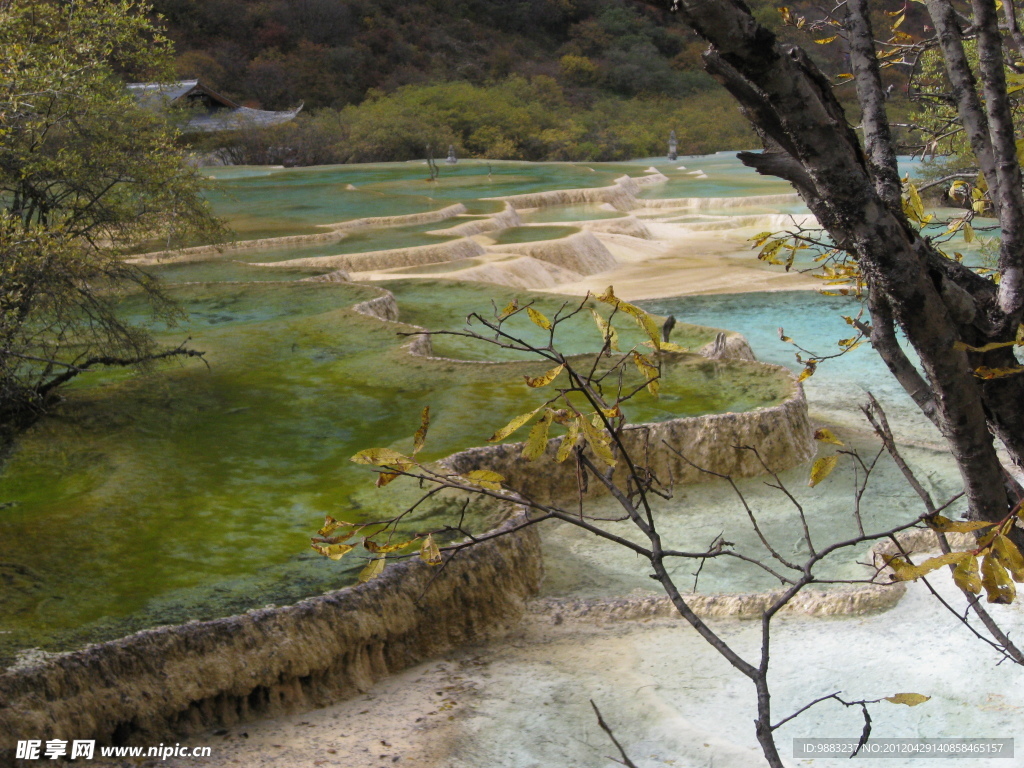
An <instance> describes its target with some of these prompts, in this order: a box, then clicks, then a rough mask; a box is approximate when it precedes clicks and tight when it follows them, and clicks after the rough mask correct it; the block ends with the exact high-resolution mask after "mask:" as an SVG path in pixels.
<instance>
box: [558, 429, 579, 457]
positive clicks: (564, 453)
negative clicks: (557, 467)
mask: <svg viewBox="0 0 1024 768" xmlns="http://www.w3.org/2000/svg"><path fill="white" fill-rule="evenodd" d="M579 437H580V424H579V422H578V421H571V422H569V431H568V432H566V433H565V434H564V435H563V436H562V442H560V443H559V444H558V453H557V454H555V461H557V462H559V463H561V462H563V461H565V460H566V459H567V458H569V454H570V453H572V449H573V448H575V447H576V442H577V441H578V440H579Z"/></svg>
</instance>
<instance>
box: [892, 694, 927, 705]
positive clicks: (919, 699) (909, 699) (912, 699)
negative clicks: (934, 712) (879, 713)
mask: <svg viewBox="0 0 1024 768" xmlns="http://www.w3.org/2000/svg"><path fill="white" fill-rule="evenodd" d="M930 698H931V696H925V695H924V694H921V693H897V694H896V695H895V696H886V697H885V700H886V701H888V702H891V703H893V704H906V705H907V706H908V707H916V706H917V705H918V704H924V703H925V702H926V701H928V700H929V699H930Z"/></svg>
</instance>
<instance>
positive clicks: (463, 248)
mask: <svg viewBox="0 0 1024 768" xmlns="http://www.w3.org/2000/svg"><path fill="white" fill-rule="evenodd" d="M483 253H484V249H483V247H482V246H481V245H480V244H479V243H477V242H476V241H474V240H470V239H469V238H465V237H464V238H460V239H458V240H452V241H450V242H447V243H438V244H437V245H417V246H413V247H411V248H390V249H386V250H381V251H363V252H361V253H342V254H337V255H334V256H312V257H309V258H304V259H287V260H286V261H274V262H264V263H252V264H251V265H250V266H254V267H265V268H267V269H275V268H276V269H282V268H284V269H290V268H293V267H303V268H305V267H310V268H315V269H343V270H347V271H349V272H367V271H370V270H375V269H393V268H395V267H413V266H419V265H422V264H438V263H441V262H444V261H458V260H461V259H469V258H472V257H474V256H480V255H481V254H483Z"/></svg>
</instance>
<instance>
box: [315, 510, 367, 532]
mask: <svg viewBox="0 0 1024 768" xmlns="http://www.w3.org/2000/svg"><path fill="white" fill-rule="evenodd" d="M360 527H362V526H360V525H358V524H357V523H346V522H345V521H344V520H335V519H334V518H333V517H331V516H330V515H327V516H326V517H325V518H324V527H323V528H321V529H320V530H319V531H317V533H318V534H319V535H320V536H327V535H328V534H330V533H333V532H334V531H336V530H337V529H338V528H360ZM350 535H351V534H350Z"/></svg>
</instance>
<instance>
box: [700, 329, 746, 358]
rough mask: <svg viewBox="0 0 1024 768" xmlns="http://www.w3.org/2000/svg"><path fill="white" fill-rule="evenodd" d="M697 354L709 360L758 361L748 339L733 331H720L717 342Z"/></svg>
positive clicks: (706, 345)
mask: <svg viewBox="0 0 1024 768" xmlns="http://www.w3.org/2000/svg"><path fill="white" fill-rule="evenodd" d="M697 354H699V355H702V356H704V357H706V358H708V359H709V360H756V359H757V358H756V357H754V350H752V349H751V348H750V344H749V343H748V342H747V340H746V338H745V337H744V336H743V335H742V334H739V333H734V332H731V331H719V333H718V335H717V336H716V337H715V340H714V341H712V342H711V343H710V344H705V345H704V346H703V347H701V348H700V349H698V350H697Z"/></svg>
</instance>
